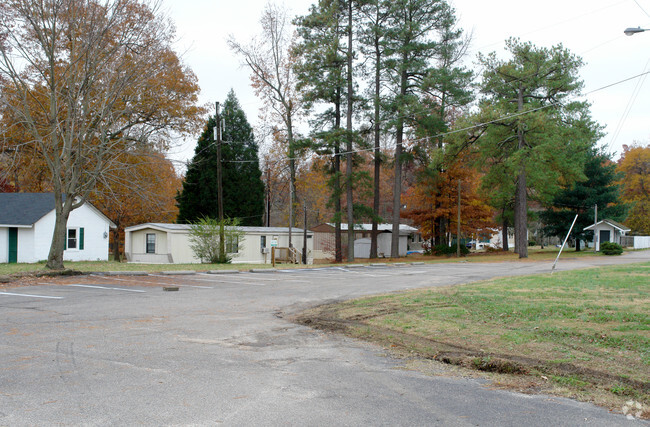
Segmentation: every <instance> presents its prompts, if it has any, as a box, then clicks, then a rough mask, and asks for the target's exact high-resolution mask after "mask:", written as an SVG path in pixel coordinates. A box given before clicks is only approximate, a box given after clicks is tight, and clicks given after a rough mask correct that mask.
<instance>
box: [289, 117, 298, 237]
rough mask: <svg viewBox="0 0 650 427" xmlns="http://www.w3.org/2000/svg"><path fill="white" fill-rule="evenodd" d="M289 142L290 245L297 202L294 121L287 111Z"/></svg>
mask: <svg viewBox="0 0 650 427" xmlns="http://www.w3.org/2000/svg"><path fill="white" fill-rule="evenodd" d="M287 142H288V143H289V247H290V248H291V247H293V243H292V242H291V229H292V228H293V218H294V204H295V203H296V160H295V150H294V141H293V123H292V120H291V112H289V111H288V112H287Z"/></svg>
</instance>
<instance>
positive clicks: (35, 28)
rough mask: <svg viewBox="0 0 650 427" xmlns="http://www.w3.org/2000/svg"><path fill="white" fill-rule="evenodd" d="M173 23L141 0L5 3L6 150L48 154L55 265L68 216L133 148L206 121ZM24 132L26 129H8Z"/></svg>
mask: <svg viewBox="0 0 650 427" xmlns="http://www.w3.org/2000/svg"><path fill="white" fill-rule="evenodd" d="M173 40H174V28H173V25H172V24H171V23H170V22H169V21H168V20H167V19H166V18H165V17H164V16H162V15H161V14H160V13H159V9H158V4H157V3H151V2H146V1H141V0H6V1H5V2H3V3H2V4H1V5H0V81H1V82H2V87H1V92H0V114H1V115H2V119H3V120H2V123H4V124H5V126H3V128H2V129H1V130H2V133H3V135H4V136H5V137H4V138H2V150H3V152H4V153H11V154H13V155H15V156H20V155H31V156H35V157H37V158H40V159H42V161H43V162H44V163H45V164H46V166H47V170H48V171H49V174H50V179H51V187H52V190H53V192H54V198H55V210H56V223H55V228H54V233H53V236H52V244H51V247H50V253H49V256H48V262H47V266H48V268H52V269H61V268H63V251H64V241H65V236H66V225H67V220H68V216H69V214H70V212H71V211H72V210H73V209H75V208H77V207H79V206H81V205H82V204H83V203H84V202H85V200H86V199H87V197H88V196H89V194H90V193H91V192H92V191H93V189H94V188H95V187H96V184H97V182H98V181H100V180H102V179H104V175H105V174H106V173H109V171H111V170H115V169H120V168H119V167H118V166H117V165H115V162H119V161H120V159H121V158H123V156H120V155H118V154H119V153H124V152H131V151H133V152H137V151H138V150H141V149H143V148H147V147H151V146H156V148H158V149H161V148H164V146H165V144H166V143H165V141H168V140H169V139H168V137H169V133H170V132H181V133H183V132H190V131H194V130H195V129H196V128H197V127H198V126H200V123H201V121H200V119H201V117H200V116H201V113H202V112H203V111H202V109H201V108H200V107H197V105H196V102H197V95H198V91H199V88H198V85H197V81H196V77H195V76H194V74H193V73H192V72H191V70H189V69H188V68H186V67H185V66H183V64H182V63H181V61H180V60H179V58H178V56H177V55H176V53H175V52H174V51H173V49H172V42H173ZM16 133H21V134H24V135H26V136H27V138H24V139H21V140H16V139H14V138H11V136H9V137H7V135H13V134H16Z"/></svg>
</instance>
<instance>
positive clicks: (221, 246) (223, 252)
mask: <svg viewBox="0 0 650 427" xmlns="http://www.w3.org/2000/svg"><path fill="white" fill-rule="evenodd" d="M216 107H217V116H216V124H215V126H214V129H215V130H214V133H215V141H214V142H215V144H217V208H218V210H219V260H220V261H223V260H225V259H226V245H225V240H226V236H225V231H224V229H223V183H222V179H221V116H220V114H219V103H218V102H217V103H216Z"/></svg>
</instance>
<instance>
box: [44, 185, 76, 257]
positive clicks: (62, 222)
mask: <svg viewBox="0 0 650 427" xmlns="http://www.w3.org/2000/svg"><path fill="white" fill-rule="evenodd" d="M61 200H62V196H61V195H60V194H56V192H55V195H54V203H55V215H56V217H55V219H54V232H53V233H52V244H51V245H50V253H49V255H48V256H47V264H46V265H45V266H46V267H47V268H49V269H50V270H63V269H64V268H65V267H64V266H63V251H64V250H65V239H66V238H67V227H68V217H69V216H70V211H72V200H69V198H68V199H66V201H65V203H62V202H61Z"/></svg>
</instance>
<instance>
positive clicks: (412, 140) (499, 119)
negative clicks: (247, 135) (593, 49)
mask: <svg viewBox="0 0 650 427" xmlns="http://www.w3.org/2000/svg"><path fill="white" fill-rule="evenodd" d="M648 74H650V71H644V72H643V73H639V74H636V75H634V76H631V77H627V78H625V79H622V80H619V81H616V82H614V83H610V84H607V85H605V86H601V87H599V88H596V89H593V90H590V91H588V92H585V93H584V94H581V95H582V96H586V95H590V94H592V93H595V92H599V91H601V90H605V89H608V88H610V87H613V86H617V85H619V84H622V83H626V82H628V81H630V80H634V79H638V78H639V77H644V76H647V75H648ZM559 105H561V104H560V103H558V102H552V103H549V104H547V105H543V106H541V107H537V108H533V109H531V110H526V111H521V112H517V113H514V114H510V115H506V116H501V117H497V118H496V119H493V120H490V121H487V122H480V123H475V124H473V125H471V126H467V127H464V128H462V129H455V130H452V131H449V132H442V133H439V134H436V135H431V136H427V137H423V138H416V139H409V140H408V141H406V142H405V143H406V144H413V143H417V142H421V141H426V140H428V139H434V138H439V137H445V136H449V135H453V134H455V133H460V132H465V131H468V130H472V129H476V128H480V127H482V126H486V125H490V124H494V123H498V122H501V121H504V120H508V119H512V118H516V117H519V116H523V115H526V114H530V113H533V112H536V111H540V110H544V109H547V108H551V107H557V106H559ZM232 143H233V144H239V142H232ZM405 143H402V145H404V144H405ZM206 148H207V147H206ZM204 149H205V148H204ZM368 151H374V147H373V148H363V149H359V150H352V151H344V152H341V153H338V154H336V153H331V154H330V153H327V154H318V153H314V154H315V155H317V156H321V157H335V156H344V155H347V154H357V153H364V152H368ZM301 159H302V158H301V157H294V158H290V157H286V158H283V159H280V160H273V161H269V162H267V163H271V164H277V163H280V162H287V161H291V160H301ZM177 162H179V163H184V164H185V165H188V164H189V163H190V161H181V160H178V161H177ZM254 162H259V159H257V160H225V161H224V163H254Z"/></svg>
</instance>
